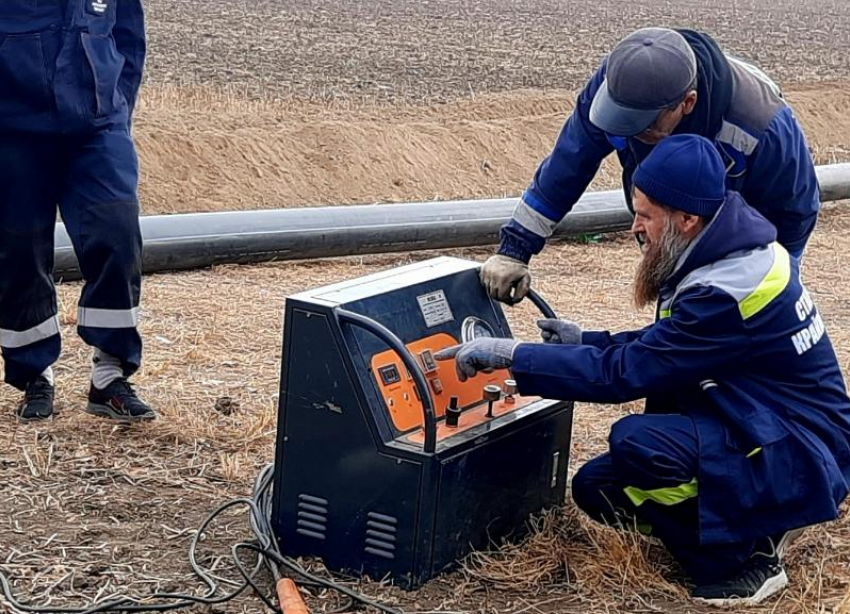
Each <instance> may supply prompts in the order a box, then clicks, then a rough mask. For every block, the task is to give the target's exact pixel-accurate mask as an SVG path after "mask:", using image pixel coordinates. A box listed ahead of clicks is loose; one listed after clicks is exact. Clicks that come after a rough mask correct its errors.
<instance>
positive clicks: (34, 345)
mask: <svg viewBox="0 0 850 614" xmlns="http://www.w3.org/2000/svg"><path fill="white" fill-rule="evenodd" d="M63 158H64V156H63V147H62V143H61V141H60V140H59V139H56V138H54V137H46V136H32V135H11V134H2V135H0V347H2V352H3V359H4V363H5V364H4V366H5V380H6V381H7V382H8V383H10V384H12V385H13V386H15V387H16V388H20V389H23V388H25V387H26V385H27V383H28V382H29V381H31V380H32V379H34V378H35V377H36V376H37V375H38V374H40V373H41V372H42V371H44V370H45V369H46V368H47V367H48V366H50V365H51V364H53V363H54V362H55V361H56V359H57V358H58V357H59V351H60V345H61V341H60V337H59V321H58V319H57V317H56V314H57V308H56V291H55V288H54V286H53V276H52V271H53V235H54V225H55V222H56V202H57V200H58V196H59V190H60V182H61V179H60V178H61V177H62V176H63V170H64V167H63V164H64V160H63Z"/></svg>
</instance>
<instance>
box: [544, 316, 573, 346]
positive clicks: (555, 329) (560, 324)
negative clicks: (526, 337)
mask: <svg viewBox="0 0 850 614" xmlns="http://www.w3.org/2000/svg"><path fill="white" fill-rule="evenodd" d="M537 328H539V329H540V336H541V337H543V342H544V343H563V344H570V345H578V344H580V343H581V327H580V326H579V325H578V324H576V323H575V322H572V321H570V320H557V319H554V318H546V319H545V320H537Z"/></svg>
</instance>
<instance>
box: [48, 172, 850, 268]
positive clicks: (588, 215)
mask: <svg viewBox="0 0 850 614" xmlns="http://www.w3.org/2000/svg"><path fill="white" fill-rule="evenodd" d="M817 171H818V180H819V182H820V184H821V191H822V200H824V201H832V200H842V199H850V164H836V165H832V166H823V167H818V169H817ZM516 204H517V199H516V198H503V199H497V200H463V201H448V202H425V203H401V204H395V205H350V206H340V207H312V208H298V209H274V210H260V211H229V212H220V213H190V214H183V215H153V216H145V217H143V218H142V220H141V226H142V236H143V237H144V245H145V247H144V265H143V268H144V272H145V273H154V272H158V271H171V270H179V269H192V268H199V267H204V266H210V265H213V264H225V263H251V262H266V261H271V260H296V259H305V258H327V257H331V256H353V255H361V254H375V253H382V252H403V251H411V250H420V249H443V248H452V247H472V246H478V245H489V244H493V243H496V242H497V241H498V234H499V228H501V226H502V224H504V223H505V221H507V220H508V219H509V218H510V216H511V214H512V213H513V210H514V207H516ZM631 222H632V216H631V214H630V213H629V211H628V209H627V208H626V204H625V200H624V198H623V193H622V191H620V190H615V191H609V192H588V193H586V194H585V195H584V196H583V197H582V198H581V200H580V201H579V202H578V203H577V204H576V206H575V207H574V208H573V210H572V212H570V214H569V215H567V216H566V217H565V218H564V220H563V221H562V222H561V223H560V224H559V225H558V227H557V228H556V230H555V235H557V236H566V235H579V234H595V233H601V232H613V231H617V230H624V229H626V228H628V227H629V226H630V225H631ZM55 262H56V264H55V271H56V276H57V277H62V278H64V279H77V278H79V268H78V265H77V260H76V257H75V255H74V252H73V249H72V248H71V244H70V241H69V239H68V235H67V234H66V232H65V228H64V227H63V226H62V225H61V224H59V225H57V228H56V260H55Z"/></svg>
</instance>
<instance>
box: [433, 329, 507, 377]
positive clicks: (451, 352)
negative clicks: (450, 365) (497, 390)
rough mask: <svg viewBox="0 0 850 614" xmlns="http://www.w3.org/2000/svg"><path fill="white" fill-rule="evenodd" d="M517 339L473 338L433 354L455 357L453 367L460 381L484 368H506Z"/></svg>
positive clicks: (444, 357)
mask: <svg viewBox="0 0 850 614" xmlns="http://www.w3.org/2000/svg"><path fill="white" fill-rule="evenodd" d="M517 345H519V341H515V340H513V339H493V338H490V337H488V338H484V339H474V340H473V341H470V342H468V343H462V344H460V345H453V346H452V347H448V348H445V349H444V350H440V351H439V352H437V353H436V354H434V358H436V359H437V360H451V359H452V358H454V359H455V361H456V362H455V369H457V377H458V379H459V380H460V381H462V382H465V381H466V380H467V378H470V377H473V376H475V374H476V373H478V372H479V371H484V370H486V369H507V368H509V367H510V366H511V363H512V362H513V354H514V348H515V347H516V346H517Z"/></svg>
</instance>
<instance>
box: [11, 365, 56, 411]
mask: <svg viewBox="0 0 850 614" xmlns="http://www.w3.org/2000/svg"><path fill="white" fill-rule="evenodd" d="M15 413H16V414H17V415H18V420H20V421H21V422H34V421H36V420H46V419H47V418H49V417H50V416H52V415H53V385H52V384H51V383H50V382H48V381H47V379H45V378H44V377H43V376H41V375H39V376H38V377H37V378H35V379H34V380H33V381H31V382H30V383H29V384H27V388H26V390H25V391H24V398H23V399H22V400H21V402H20V403H19V404H18V408H17V409H16V410H15Z"/></svg>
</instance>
